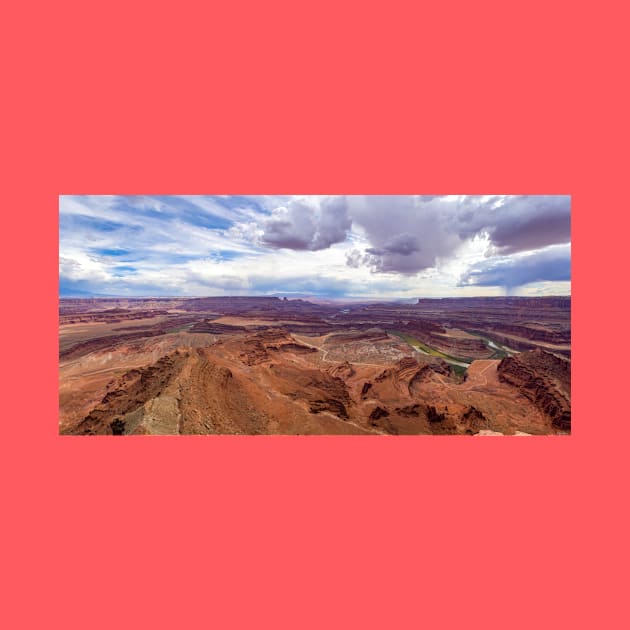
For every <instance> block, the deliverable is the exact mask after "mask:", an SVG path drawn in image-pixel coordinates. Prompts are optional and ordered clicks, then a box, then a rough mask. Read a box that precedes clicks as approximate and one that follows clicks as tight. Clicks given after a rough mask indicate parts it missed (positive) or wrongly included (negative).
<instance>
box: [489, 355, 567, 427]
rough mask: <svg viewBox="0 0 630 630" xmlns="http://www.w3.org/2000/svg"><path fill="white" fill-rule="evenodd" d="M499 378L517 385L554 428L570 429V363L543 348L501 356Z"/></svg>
mask: <svg viewBox="0 0 630 630" xmlns="http://www.w3.org/2000/svg"><path fill="white" fill-rule="evenodd" d="M497 371H498V375H499V380H500V381H502V382H504V383H508V384H510V385H512V386H514V387H517V388H518V389H519V390H520V391H521V392H522V393H523V394H524V395H525V396H526V397H527V398H528V399H529V400H531V401H532V402H533V403H534V404H535V405H536V406H537V407H538V408H539V409H540V410H541V411H542V412H543V413H544V414H545V415H546V416H547V417H548V418H549V420H550V421H551V423H552V425H553V426H554V427H556V428H558V429H562V430H566V431H568V430H570V429H571V364H570V363H569V362H568V361H565V360H563V359H560V358H558V357H556V356H554V355H553V354H550V353H548V352H545V351H544V350H540V349H537V350H532V351H531V352H523V353H521V354H519V355H516V356H514V357H506V358H505V359H502V361H501V363H499V367H498V370H497Z"/></svg>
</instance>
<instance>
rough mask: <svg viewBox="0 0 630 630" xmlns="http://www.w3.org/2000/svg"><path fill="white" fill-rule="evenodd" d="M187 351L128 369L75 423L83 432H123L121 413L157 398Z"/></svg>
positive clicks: (80, 432)
mask: <svg viewBox="0 0 630 630" xmlns="http://www.w3.org/2000/svg"><path fill="white" fill-rule="evenodd" d="M185 358H186V353H179V352H175V353H172V354H170V355H166V356H164V357H162V358H161V359H159V360H158V361H157V362H155V363H154V364H153V365H150V366H148V367H145V368H141V369H133V370H129V371H128V372H126V373H125V374H123V375H122V376H121V377H120V378H119V379H117V380H116V381H115V382H113V383H112V384H111V385H110V387H109V391H108V392H107V394H106V395H105V396H104V397H103V400H102V401H101V402H100V404H99V405H97V406H96V407H95V408H94V409H93V410H92V411H91V412H90V413H89V414H88V415H87V416H86V417H85V418H84V419H83V420H82V421H81V422H80V423H79V424H78V426H77V429H76V433H77V434H82V435H96V434H110V435H112V434H114V435H120V434H121V432H124V431H125V423H124V421H123V420H122V418H121V416H124V415H126V414H128V413H130V412H132V411H134V410H135V409H138V408H139V407H142V406H143V405H144V404H145V403H146V402H147V401H149V400H151V399H153V398H156V397H157V396H159V395H160V393H161V392H162V391H163V390H164V389H165V387H166V386H167V385H168V384H169V383H170V382H171V380H172V379H173V377H174V376H175V375H176V374H177V373H178V372H179V370H180V369H181V367H182V365H183V363H184V361H185Z"/></svg>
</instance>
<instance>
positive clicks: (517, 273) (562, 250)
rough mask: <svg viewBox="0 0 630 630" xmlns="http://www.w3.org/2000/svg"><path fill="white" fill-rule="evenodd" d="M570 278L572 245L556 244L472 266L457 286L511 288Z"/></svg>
mask: <svg viewBox="0 0 630 630" xmlns="http://www.w3.org/2000/svg"><path fill="white" fill-rule="evenodd" d="M570 279H571V246H570V245H559V246H558V245H557V246H553V247H549V248H545V249H541V250H538V251H534V252H531V253H528V254H521V255H518V256H506V257H497V258H491V259H488V260H485V261H483V262H481V263H478V264H476V265H473V266H472V267H471V268H470V269H469V270H468V271H467V272H466V273H465V274H464V275H463V276H462V278H461V279H460V282H459V286H471V285H472V286H480V287H491V286H499V287H505V288H507V289H511V288H513V287H518V286H522V285H524V284H529V283H531V282H544V281H562V280H570Z"/></svg>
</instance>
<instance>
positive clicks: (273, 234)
mask: <svg viewBox="0 0 630 630" xmlns="http://www.w3.org/2000/svg"><path fill="white" fill-rule="evenodd" d="M350 227H351V221H350V218H349V217H348V207H347V204H346V200H345V199H344V198H343V197H328V198H327V199H324V200H323V201H322V202H321V203H320V204H319V206H316V205H315V204H309V203H307V202H305V201H302V200H299V199H297V200H292V201H290V202H289V203H288V204H287V206H286V207H284V206H282V207H280V208H276V209H275V210H274V211H273V212H272V214H271V217H269V218H268V219H266V220H265V221H264V222H263V224H262V229H263V234H262V237H261V242H262V244H263V245H267V246H269V247H274V248H277V249H281V248H286V249H295V250H311V251H315V250H320V249H326V248H327V247H330V246H331V245H333V244H335V243H340V242H342V241H344V240H345V239H346V236H347V233H348V231H349V230H350Z"/></svg>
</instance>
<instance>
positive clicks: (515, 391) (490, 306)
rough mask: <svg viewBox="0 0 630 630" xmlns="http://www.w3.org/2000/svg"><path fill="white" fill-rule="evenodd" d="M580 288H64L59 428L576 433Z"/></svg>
mask: <svg viewBox="0 0 630 630" xmlns="http://www.w3.org/2000/svg"><path fill="white" fill-rule="evenodd" d="M570 382H571V298H570V297H538V298H520V297H505V298H485V297H479V298H444V299H418V300H417V301H416V302H415V303H411V302H387V303H386V302H363V303H359V302H348V303H341V302H334V301H315V300H306V299H287V298H279V297H241V296H239V297H201V298H176V297H173V298H90V299H80V298H61V299H60V303H59V431H60V433H61V434H63V435H91V436H94V435H200V434H204V435H205V434H230V435H264V434H267V435H268V434H284V435H351V434H352V435H462V436H484V435H566V434H569V433H570V432H571V403H570V387H571V385H570Z"/></svg>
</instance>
